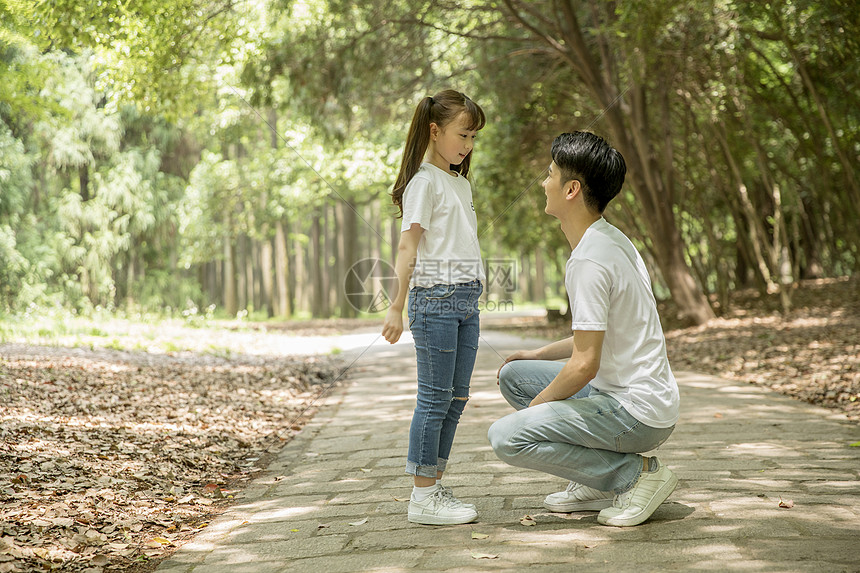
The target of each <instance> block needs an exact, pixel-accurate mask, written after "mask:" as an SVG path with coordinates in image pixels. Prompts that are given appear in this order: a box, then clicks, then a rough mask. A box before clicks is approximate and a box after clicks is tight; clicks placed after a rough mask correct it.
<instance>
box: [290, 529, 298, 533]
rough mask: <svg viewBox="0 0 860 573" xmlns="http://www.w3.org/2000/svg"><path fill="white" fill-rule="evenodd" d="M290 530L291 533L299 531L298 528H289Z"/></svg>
mask: <svg viewBox="0 0 860 573" xmlns="http://www.w3.org/2000/svg"><path fill="white" fill-rule="evenodd" d="M290 531H291V532H292V533H298V532H299V530H298V529H291V530H290Z"/></svg>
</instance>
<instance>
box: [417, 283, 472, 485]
mask: <svg viewBox="0 0 860 573" xmlns="http://www.w3.org/2000/svg"><path fill="white" fill-rule="evenodd" d="M483 290H484V289H483V286H482V285H481V282H480V281H477V280H475V281H472V282H470V283H463V284H451V285H446V284H441V285H434V286H432V287H428V288H424V287H414V288H413V289H412V290H411V291H410V292H409V327H410V329H411V330H412V338H413V339H414V340H415V354H416V356H417V358H418V400H417V404H416V406H415V412H414V414H413V415H412V426H411V427H410V429H409V454H408V456H407V458H406V473H408V474H412V475H417V476H422V477H431V478H435V477H436V472H442V471H445V467H446V465H447V464H448V456H449V455H450V454H451V444H453V442H454V433H455V432H456V431H457V424H458V423H459V421H460V415H461V414H462V413H463V408H465V407H466V401H467V400H468V399H469V383H470V381H471V379H472V369H473V368H474V366H475V356H476V355H477V353H478V335H479V334H480V325H479V321H478V315H479V311H478V298H479V297H480V296H481V293H482V292H483Z"/></svg>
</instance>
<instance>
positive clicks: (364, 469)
mask: <svg viewBox="0 0 860 573" xmlns="http://www.w3.org/2000/svg"><path fill="white" fill-rule="evenodd" d="M358 469H360V470H361V471H363V472H364V473H366V474H369V473H370V472H372V471H373V470H372V469H367V468H358Z"/></svg>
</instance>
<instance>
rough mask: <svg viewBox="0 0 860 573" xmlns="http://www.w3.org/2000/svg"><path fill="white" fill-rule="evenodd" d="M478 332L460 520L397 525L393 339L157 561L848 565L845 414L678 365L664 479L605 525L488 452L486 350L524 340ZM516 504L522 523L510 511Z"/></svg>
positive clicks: (859, 472) (580, 567)
mask: <svg viewBox="0 0 860 573" xmlns="http://www.w3.org/2000/svg"><path fill="white" fill-rule="evenodd" d="M482 337H483V339H484V340H483V341H482V345H481V349H480V351H479V353H478V364H477V367H476V370H475V375H474V378H473V382H472V399H471V401H470V402H469V405H468V407H467V408H466V412H465V414H464V416H463V419H462V420H461V424H460V427H459V431H458V433H457V438H456V441H455V443H454V452H453V455H452V457H451V462H450V463H451V465H450V467H449V473H448V474H446V479H445V481H446V483H447V484H448V485H451V486H453V487H454V490H455V492H456V494H457V496H458V497H460V498H461V499H463V500H464V501H467V502H471V503H475V504H476V505H477V507H478V513H479V518H478V521H477V522H476V523H472V524H468V525H457V526H445V527H434V526H422V525H415V524H411V523H408V522H407V520H406V503H407V502H406V501H405V500H406V499H407V498H408V496H409V492H410V488H411V480H410V479H409V478H408V477H407V476H406V475H405V474H404V473H403V466H404V463H405V456H406V445H407V431H408V427H409V421H410V419H411V414H412V409H413V407H414V402H415V390H414V387H415V383H414V377H415V365H414V358H413V350H412V346H411V342H410V341H408V340H406V341H402V342H400V343H398V344H396V345H394V346H389V345H387V344H383V343H377V344H375V345H373V346H371V347H370V348H369V349H368V350H366V351H365V352H364V354H363V355H361V357H360V358H358V359H357V360H356V362H355V364H354V366H353V367H352V369H351V375H350V380H351V382H350V384H349V386H348V387H347V388H345V389H342V390H341V391H339V392H338V393H337V394H336V395H333V396H331V397H329V398H328V399H327V400H326V401H325V403H324V405H323V407H322V408H321V409H320V411H319V413H318V414H317V415H316V417H315V418H314V419H313V421H312V422H311V423H310V424H309V425H308V426H307V427H306V428H305V429H304V430H303V431H302V432H301V433H300V434H299V436H298V437H297V438H296V439H295V440H294V441H292V442H291V443H290V444H288V446H287V447H286V448H285V449H284V450H283V451H282V452H281V453H280V455H279V457H278V459H277V460H276V461H275V462H274V463H273V464H272V465H271V466H270V467H269V468H268V471H267V473H265V474H264V475H263V476H261V477H260V478H259V479H258V480H256V481H255V482H254V483H253V485H252V486H251V487H250V488H249V489H248V490H247V491H246V492H245V497H244V499H241V500H240V501H238V502H237V504H236V505H235V506H234V507H233V508H232V509H231V510H230V511H228V512H227V513H225V514H223V515H222V516H221V517H220V518H219V519H217V520H216V521H214V522H213V523H212V524H211V525H210V526H209V527H208V528H207V529H206V530H205V531H204V532H203V533H201V534H200V535H198V536H197V537H196V538H195V539H194V540H193V541H192V542H190V543H188V544H186V545H185V546H183V547H182V548H181V549H180V550H179V551H178V552H177V553H176V554H174V556H173V557H172V558H171V559H169V560H167V561H164V562H163V563H162V564H161V567H160V568H159V569H158V572H159V573H191V572H193V573H244V572H249V573H280V572H287V571H302V572H312V573H335V572H339V571H375V572H380V571H385V572H398V571H519V570H521V569H524V568H526V567H528V571H529V572H530V573H531V572H535V571H577V572H582V571H600V572H601V573H607V572H613V573H614V572H616V571H631V572H632V571H636V572H637V573H639V572H647V571H667V570H669V571H688V570H696V571H780V572H782V571H820V572H822V573H823V572H831V571H854V572H858V571H860V479H858V478H860V447H849V444H851V443H854V442H857V441H858V440H860V428H858V426H857V425H856V424H850V423H848V422H847V421H845V419H844V417H842V416H841V415H838V414H835V413H832V412H830V411H827V410H824V409H821V408H817V407H814V406H810V405H808V404H805V403H802V402H799V401H796V400H792V399H790V398H787V397H784V396H781V395H778V394H774V393H772V392H769V391H766V390H763V389H761V388H758V387H755V386H751V385H746V384H738V383H735V382H729V381H725V380H720V379H717V378H713V377H709V376H703V375H698V374H689V373H679V374H678V382H679V384H680V386H681V396H682V400H683V405H682V415H681V420H680V422H679V424H678V427H677V430H676V431H675V433H674V434H673V436H672V437H671V438H670V439H669V441H668V442H667V443H666V444H664V445H663V446H662V447H661V448H660V450H659V452H658V455H659V456H660V459H661V460H663V461H664V462H665V463H666V464H667V465H668V466H669V467H670V468H671V469H672V470H673V471H674V472H675V473H676V474H677V475H678V477H679V479H680V482H679V485H678V489H676V490H675V493H674V494H673V495H672V496H671V497H670V498H669V500H668V501H667V502H666V503H664V504H663V505H662V506H661V507H660V508H659V509H658V510H657V511H656V512H655V513H654V515H653V516H652V518H651V519H650V520H649V521H647V522H646V523H644V524H643V525H640V526H638V527H633V528H613V527H605V526H601V525H599V524H598V523H597V520H596V513H594V512H583V513H573V514H558V513H549V512H547V511H545V510H544V509H543V507H542V504H541V502H542V501H543V498H544V496H545V495H546V494H547V493H550V492H553V491H557V490H559V489H561V488H563V487H564V486H565V485H566V483H565V482H564V481H563V480H561V479H558V478H555V477H553V476H549V475H544V474H540V473H537V472H533V471H529V470H522V469H518V468H514V467H510V466H507V465H506V464H504V463H502V462H500V461H499V460H498V459H497V458H496V456H495V454H494V453H493V451H492V449H491V448H490V446H489V444H488V443H487V438H486V432H487V428H488V427H489V426H490V424H491V423H492V422H493V421H494V420H496V419H498V418H499V417H501V416H503V415H504V414H506V413H508V412H510V411H511V409H510V407H509V406H508V405H507V403H505V401H504V400H503V399H502V398H501V396H500V395H499V393H498V390H497V386H496V382H495V372H496V369H497V368H498V366H499V364H500V362H501V358H500V356H504V355H506V354H507V353H508V352H510V351H512V350H514V349H516V348H521V347H527V348H534V347H536V346H538V345H539V344H540V342H538V341H533V340H532V341H524V340H522V339H520V338H518V337H513V336H509V335H505V334H501V333H497V332H491V331H484V333H483V334H482ZM358 353H359V351H358V350H353V351H349V352H348V353H347V356H348V357H350V358H354V357H356V356H358ZM789 500H790V501H789ZM780 501H783V502H788V503H786V504H787V505H788V504H790V502H793V507H791V508H780ZM526 515H530V516H532V517H533V518H534V521H535V522H536V525H533V526H525V525H522V524H521V523H520V519H521V518H523V517H524V516H526ZM476 537H477V538H476ZM489 557H492V558H489Z"/></svg>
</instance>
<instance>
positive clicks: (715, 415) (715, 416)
mask: <svg viewBox="0 0 860 573" xmlns="http://www.w3.org/2000/svg"><path fill="white" fill-rule="evenodd" d="M722 417H723V415H722V414H720V413H719V412H717V413H716V414H714V418H722Z"/></svg>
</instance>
